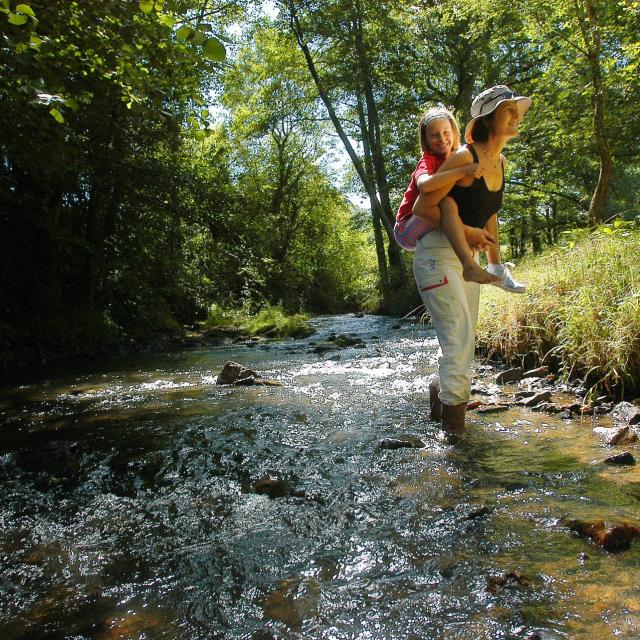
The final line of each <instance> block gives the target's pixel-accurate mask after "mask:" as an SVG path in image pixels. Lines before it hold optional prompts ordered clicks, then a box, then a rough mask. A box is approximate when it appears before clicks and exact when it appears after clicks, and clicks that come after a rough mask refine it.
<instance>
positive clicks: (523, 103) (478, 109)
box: [464, 84, 532, 143]
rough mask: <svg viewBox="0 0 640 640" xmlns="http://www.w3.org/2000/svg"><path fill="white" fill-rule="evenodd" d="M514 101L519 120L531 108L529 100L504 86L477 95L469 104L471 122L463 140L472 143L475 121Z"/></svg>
mask: <svg viewBox="0 0 640 640" xmlns="http://www.w3.org/2000/svg"><path fill="white" fill-rule="evenodd" d="M509 101H514V102H515V103H516V106H517V107H518V112H519V114H520V119H521V120H522V118H523V117H524V114H525V113H526V112H527V109H528V108H529V107H530V106H531V102H532V101H531V98H528V97H527V96H520V95H518V94H517V93H516V92H515V91H511V89H509V87H507V85H505V84H498V85H496V86H495V87H491V88H489V89H485V90H484V91H483V92H482V93H479V94H478V95H477V96H476V97H475V98H474V99H473V102H472V103H471V120H470V121H469V122H468V124H467V126H466V127H465V130H464V139H465V140H466V141H467V142H468V143H471V142H473V127H474V126H475V123H476V121H477V120H478V119H479V118H482V117H483V116H487V115H489V114H490V113H492V112H493V111H495V110H496V109H497V108H498V106H500V105H501V104H502V103H503V102H509Z"/></svg>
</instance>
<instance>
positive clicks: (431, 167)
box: [396, 152, 446, 222]
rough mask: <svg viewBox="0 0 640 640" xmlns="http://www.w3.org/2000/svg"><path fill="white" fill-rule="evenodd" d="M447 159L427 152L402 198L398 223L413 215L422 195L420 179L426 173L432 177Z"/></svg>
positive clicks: (423, 155)
mask: <svg viewBox="0 0 640 640" xmlns="http://www.w3.org/2000/svg"><path fill="white" fill-rule="evenodd" d="M445 159H446V158H445V157H444V156H437V155H435V153H429V152H427V153H423V154H422V157H421V158H420V160H419V161H418V164H417V165H416V170H415V171H414V172H413V173H412V174H411V182H409V186H408V187H407V190H406V191H405V192H404V196H403V197H402V202H401V203H400V208H399V209H398V213H397V214H396V221H398V222H400V221H401V220H406V219H407V218H408V217H410V216H411V215H412V209H413V205H414V203H415V201H416V200H417V199H418V196H419V195H420V191H419V190H418V178H419V177H420V176H421V175H423V174H425V173H426V174H427V175H429V176H432V175H433V174H434V173H435V172H436V171H437V170H438V169H439V168H440V165H441V164H442V163H443V162H444V161H445Z"/></svg>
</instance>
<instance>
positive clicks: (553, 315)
mask: <svg viewBox="0 0 640 640" xmlns="http://www.w3.org/2000/svg"><path fill="white" fill-rule="evenodd" d="M639 267H640V232H639V231H625V230H622V229H613V228H602V229H601V230H600V231H597V232H594V233H592V234H591V235H589V236H588V237H585V238H583V239H581V240H579V241H577V242H575V243H573V242H572V243H569V244H568V245H567V246H565V247H560V248H557V249H555V250H553V251H551V252H547V253H545V254H542V255H540V256H536V257H534V258H530V259H528V260H527V261H524V262H522V263H521V264H520V265H519V266H518V269H517V271H516V276H517V279H518V280H521V281H522V282H525V283H526V285H527V287H528V289H527V293H526V294H524V295H513V294H508V293H505V292H504V291H501V290H500V289H497V288H495V287H485V288H484V291H483V296H482V302H481V308H480V320H479V323H478V344H479V346H480V348H481V349H483V350H485V351H486V352H487V353H488V354H489V355H496V354H497V355H500V356H501V357H502V358H504V359H505V360H506V361H508V362H510V363H520V362H523V361H527V362H526V364H531V362H532V361H535V360H537V361H538V362H549V363H552V364H554V365H555V366H556V367H557V368H558V369H559V370H560V371H561V372H562V373H563V374H564V375H565V376H566V377H579V378H583V379H584V380H585V381H586V384H587V385H588V386H589V387H593V392H594V393H598V392H599V391H601V390H603V391H607V392H609V393H615V394H617V395H622V394H629V395H633V394H637V393H638V392H640V269H639ZM532 354H535V356H533V355H532Z"/></svg>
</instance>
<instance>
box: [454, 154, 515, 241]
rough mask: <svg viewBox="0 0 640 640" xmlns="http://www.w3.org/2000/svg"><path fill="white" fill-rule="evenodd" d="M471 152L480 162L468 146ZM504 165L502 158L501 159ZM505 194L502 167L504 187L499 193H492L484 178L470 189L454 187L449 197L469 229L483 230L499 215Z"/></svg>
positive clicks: (475, 181) (474, 159)
mask: <svg viewBox="0 0 640 640" xmlns="http://www.w3.org/2000/svg"><path fill="white" fill-rule="evenodd" d="M466 147H467V149H469V151H471V155H472V156H473V161H474V162H478V154H477V153H476V150H475V149H474V148H473V145H472V144H468V145H466ZM500 163H501V164H502V158H501V159H500ZM503 193H504V165H503V166H502V185H501V186H500V189H498V191H490V190H489V189H488V188H487V183H486V182H485V181H484V176H483V177H482V178H478V179H477V180H474V181H473V183H472V184H471V185H469V186H468V187H461V186H459V185H457V184H456V185H454V186H453V189H451V191H449V195H450V196H451V197H452V198H453V199H454V200H455V201H456V203H457V204H458V212H459V214H460V218H461V219H462V222H464V224H466V225H468V226H469V227H479V228H482V227H484V225H485V224H486V223H487V220H488V219H489V218H490V217H491V216H492V215H493V214H494V213H497V211H498V209H500V207H501V206H502V194H503Z"/></svg>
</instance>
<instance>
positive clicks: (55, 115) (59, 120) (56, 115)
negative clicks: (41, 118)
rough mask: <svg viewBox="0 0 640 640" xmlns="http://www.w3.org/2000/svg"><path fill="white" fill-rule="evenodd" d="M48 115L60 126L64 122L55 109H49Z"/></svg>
mask: <svg viewBox="0 0 640 640" xmlns="http://www.w3.org/2000/svg"><path fill="white" fill-rule="evenodd" d="M49 113H50V114H51V115H52V116H53V118H54V120H55V121H56V122H59V123H60V124H62V123H63V122H64V117H63V116H62V114H61V113H60V111H58V110H57V109H56V108H53V109H49Z"/></svg>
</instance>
